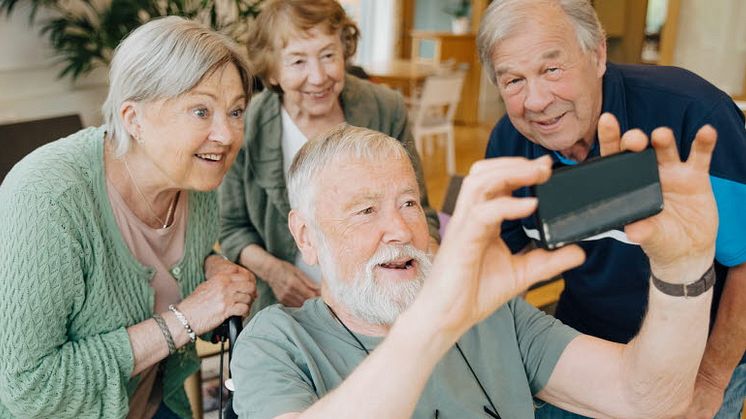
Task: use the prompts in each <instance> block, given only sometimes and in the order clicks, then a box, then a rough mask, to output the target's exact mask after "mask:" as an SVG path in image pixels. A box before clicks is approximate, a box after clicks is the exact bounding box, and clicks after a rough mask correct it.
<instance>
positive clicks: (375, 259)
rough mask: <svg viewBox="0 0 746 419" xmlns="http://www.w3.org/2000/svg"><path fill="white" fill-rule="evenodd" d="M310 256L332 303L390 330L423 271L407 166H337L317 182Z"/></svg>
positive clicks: (424, 239) (424, 233) (424, 240)
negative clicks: (316, 259)
mask: <svg viewBox="0 0 746 419" xmlns="http://www.w3.org/2000/svg"><path fill="white" fill-rule="evenodd" d="M316 184H317V185H318V188H317V190H316V192H315V196H316V197H317V198H316V210H315V213H316V214H317V216H316V224H317V229H316V232H315V233H316V236H317V241H318V242H319V243H318V245H317V251H318V254H319V261H320V264H321V269H322V272H323V274H324V278H325V281H326V282H327V285H328V287H329V289H330V291H331V292H332V295H333V296H334V298H335V299H336V300H337V301H338V302H339V303H341V304H344V305H345V306H346V307H347V308H348V309H349V310H350V311H351V312H352V313H353V314H354V315H356V316H357V317H358V318H361V319H362V320H366V321H368V322H370V323H374V324H391V323H393V321H394V320H395V319H396V317H397V316H398V314H399V313H401V311H403V310H404V309H406V307H407V306H408V305H409V304H410V303H411V302H412V300H414V297H415V296H416V295H417V292H418V291H419V289H420V287H421V286H422V281H423V279H424V277H425V276H426V275H427V271H428V270H429V265H430V261H429V257H428V256H427V254H426V253H425V251H426V249H427V245H428V241H429V235H428V228H427V222H426V221H425V215H424V212H423V210H422V207H421V206H420V197H419V190H418V186H417V181H416V179H415V175H414V170H413V169H412V166H411V164H410V162H409V160H408V159H384V160H379V161H372V162H371V161H365V160H360V159H354V158H353V159H340V161H336V162H334V163H333V164H332V165H330V167H328V168H326V169H324V170H323V171H322V173H321V174H320V175H319V177H318V180H317V183H316Z"/></svg>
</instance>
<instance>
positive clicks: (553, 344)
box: [508, 298, 580, 395]
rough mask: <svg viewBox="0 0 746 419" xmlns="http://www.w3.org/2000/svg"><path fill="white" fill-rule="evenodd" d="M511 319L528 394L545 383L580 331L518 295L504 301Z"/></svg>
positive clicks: (538, 389)
mask: <svg viewBox="0 0 746 419" xmlns="http://www.w3.org/2000/svg"><path fill="white" fill-rule="evenodd" d="M508 305H509V307H510V309H511V311H512V312H513V319H514V321H515V330H516V337H517V338H518V348H519V350H520V351H521V357H522V358H523V366H524V368H525V370H526V377H527V378H528V382H529V386H530V388H531V393H532V394H534V395H535V394H537V393H538V392H540V391H541V390H542V389H543V388H544V386H546V385H547V382H548V381H549V377H550V376H551V375H552V371H554V367H555V365H557V361H558V360H559V358H560V355H562V352H564V350H565V348H566V347H567V345H568V344H569V343H570V341H572V340H573V339H574V338H575V337H577V336H578V335H580V332H578V331H576V330H575V329H573V328H571V327H569V326H566V325H564V324H563V323H562V322H561V321H559V320H557V319H555V318H554V317H552V316H550V315H548V314H546V313H544V312H543V311H541V310H539V309H538V308H536V307H534V306H532V305H530V304H528V303H527V302H526V301H525V300H523V299H522V298H514V299H513V300H511V301H510V302H509V303H508Z"/></svg>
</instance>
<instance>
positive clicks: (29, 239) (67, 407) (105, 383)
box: [0, 128, 218, 418]
mask: <svg viewBox="0 0 746 419" xmlns="http://www.w3.org/2000/svg"><path fill="white" fill-rule="evenodd" d="M104 135H105V132H104V130H103V128H88V129H84V130H82V131H80V132H78V133H76V134H73V135H71V136H69V137H67V138H64V139H61V140H58V141H55V142H53V143H51V144H48V145H46V146H44V147H41V148H39V149H38V150H36V151H34V152H33V153H31V154H30V155H29V156H27V157H26V158H25V159H23V161H21V162H20V163H19V164H17V165H16V166H15V167H14V168H13V170H12V171H11V172H10V173H9V174H8V176H7V177H6V178H5V181H4V182H3V184H2V186H0V418H5V417H12V416H18V417H55V418H60V417H76V418H88V417H91V418H93V417H95V418H99V417H100V418H119V417H124V416H125V415H126V414H127V411H128V406H129V396H130V395H131V394H132V393H133V391H134V390H135V388H136V387H137V384H138V382H139V377H134V378H130V374H131V373H132V369H133V363H134V359H133V354H132V348H131V346H130V342H129V337H128V335H127V331H126V328H127V327H128V326H131V325H134V324H136V323H139V322H141V321H143V320H145V319H147V318H149V317H151V316H152V310H153V304H154V294H153V289H152V288H151V287H150V286H149V281H150V279H151V277H152V276H153V273H154V271H153V270H152V269H150V268H146V267H144V266H142V265H140V264H139V263H138V262H137V261H136V260H135V258H134V256H133V255H132V254H131V252H130V251H129V249H128V248H127V246H126V244H125V243H124V241H123V239H122V237H121V235H120V232H119V228H118V226H117V223H116V221H115V219H114V215H113V213H112V210H111V205H110V203H109V199H108V197H107V194H106V186H105V178H104V164H103V161H104V160H103V150H104ZM189 206H190V208H189V222H188V226H187V233H186V241H185V250H184V257H183V259H182V260H181V261H180V262H179V263H178V264H177V265H176V266H175V267H173V268H172V270H171V273H172V274H173V275H174V277H175V278H176V280H177V281H178V282H179V285H180V286H181V291H182V295H183V296H187V295H189V294H190V293H191V292H192V291H193V290H194V288H195V287H196V286H197V285H198V284H199V283H200V282H201V281H202V280H203V278H204V275H203V262H204V259H205V257H206V256H207V255H208V254H209V253H210V251H211V248H212V245H213V243H215V241H216V239H217V233H218V213H217V199H216V196H215V193H213V192H211V193H201V192H190V195H189ZM198 366H199V360H198V358H197V355H196V352H195V349H194V345H188V346H186V347H184V348H182V349H181V350H179V351H178V352H177V353H176V354H174V355H173V356H171V357H169V358H168V359H167V360H166V362H165V370H164V378H163V395H164V402H165V403H166V405H168V406H169V407H170V408H171V409H172V410H173V411H174V412H176V413H177V414H179V415H180V416H182V417H190V416H191V411H190V408H189V403H188V400H187V398H186V394H185V392H184V386H183V383H184V380H185V379H186V377H187V376H189V375H190V374H191V373H193V372H194V371H196V369H197V368H198Z"/></svg>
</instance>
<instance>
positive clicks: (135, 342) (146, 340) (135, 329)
mask: <svg viewBox="0 0 746 419" xmlns="http://www.w3.org/2000/svg"><path fill="white" fill-rule="evenodd" d="M161 317H163V320H164V321H165V322H166V326H167V327H168V330H169V332H170V333H171V337H172V339H173V341H174V346H175V348H176V349H179V348H181V347H182V346H184V345H186V344H187V343H189V335H188V334H187V332H186V329H185V328H184V326H182V324H181V323H180V322H179V320H178V319H177V318H176V316H175V315H174V314H173V313H172V312H171V311H167V312H165V313H161ZM127 334H128V335H129V338H130V344H131V345H132V356H133V358H134V367H133V369H132V374H131V376H132V377H134V376H136V375H138V374H140V373H141V372H143V371H144V370H146V369H147V368H149V367H152V366H153V365H155V364H157V363H158V362H160V361H162V360H163V359H165V358H166V357H167V356H168V350H169V349H168V343H167V342H166V338H165V336H164V334H163V332H162V331H161V329H160V327H158V324H157V323H156V321H155V320H154V319H152V318H151V319H148V320H145V321H143V322H140V323H138V324H136V325H134V326H130V327H128V328H127Z"/></svg>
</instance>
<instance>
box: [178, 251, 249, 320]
mask: <svg viewBox="0 0 746 419" xmlns="http://www.w3.org/2000/svg"><path fill="white" fill-rule="evenodd" d="M205 277H206V281H205V282H203V283H201V284H199V286H197V288H196V289H195V290H194V291H193V292H192V293H191V294H190V295H189V296H188V297H187V298H185V299H184V300H183V301H181V302H180V303H179V305H178V308H179V310H181V312H182V313H184V316H186V318H187V320H188V321H189V325H190V326H191V327H192V330H194V332H195V333H197V334H198V335H199V334H203V333H206V332H209V331H211V330H213V329H215V328H216V327H218V326H219V325H220V324H221V323H223V321H225V319H227V318H228V317H230V316H245V315H247V314H248V313H249V308H250V307H251V302H252V301H253V300H254V299H255V298H256V278H255V277H254V274H252V273H251V272H250V271H249V270H248V269H246V268H244V267H242V266H239V265H236V264H235V263H233V262H230V261H228V260H226V259H224V258H223V257H222V256H217V255H214V256H210V257H208V258H207V259H206V260H205Z"/></svg>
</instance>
